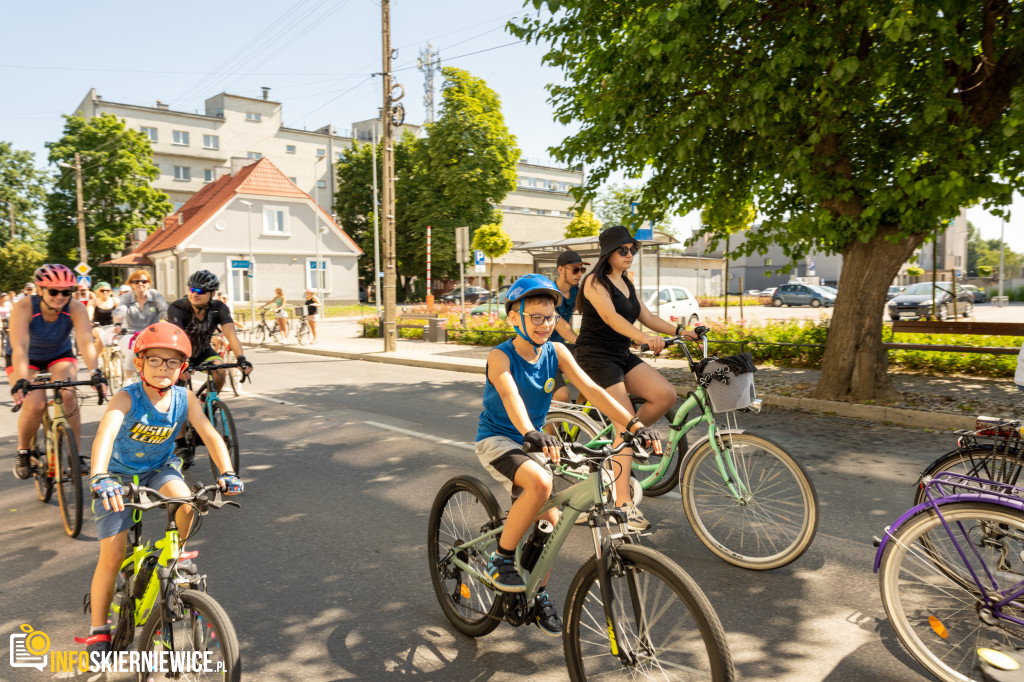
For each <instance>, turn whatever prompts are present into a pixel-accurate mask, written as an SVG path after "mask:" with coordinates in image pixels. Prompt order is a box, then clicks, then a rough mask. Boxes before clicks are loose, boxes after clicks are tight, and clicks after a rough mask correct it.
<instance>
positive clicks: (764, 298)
mask: <svg viewBox="0 0 1024 682" xmlns="http://www.w3.org/2000/svg"><path fill="white" fill-rule="evenodd" d="M776 288H777V287H771V288H770V289H765V290H764V291H762V292H761V293H760V294H759V295H758V297H757V300H758V301H759V302H760V303H761V304H762V305H771V304H772V296H774V295H775V289H776Z"/></svg>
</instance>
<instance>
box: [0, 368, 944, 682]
mask: <svg viewBox="0 0 1024 682" xmlns="http://www.w3.org/2000/svg"><path fill="white" fill-rule="evenodd" d="M251 359H252V360H253V362H255V363H256V367H257V369H256V373H255V377H256V383H255V384H254V386H253V387H252V388H247V390H249V391H253V392H254V393H252V394H250V395H246V396H242V397H238V398H234V397H232V398H230V399H229V405H230V407H231V409H232V412H233V413H234V415H235V421H236V423H237V424H238V426H239V429H240V431H241V442H242V446H243V452H242V462H243V464H242V471H243V478H244V480H245V483H246V486H247V489H246V493H245V494H244V495H243V496H242V497H241V498H236V499H239V501H240V502H241V503H242V505H243V506H242V508H241V509H224V510H221V511H219V512H217V511H214V512H212V513H211V514H210V515H209V516H208V517H206V519H205V523H204V526H203V529H202V532H201V534H200V535H199V536H198V537H197V538H196V539H195V540H194V541H193V542H191V543H190V546H191V547H193V548H197V549H199V550H200V554H199V557H198V559H197V563H198V565H199V567H200V569H201V571H202V572H204V573H206V574H207V575H208V577H209V589H210V593H211V594H212V595H213V596H215V597H216V598H217V599H218V600H219V601H220V602H221V603H222V604H223V605H224V607H225V608H226V610H227V612H228V613H229V614H230V615H231V618H232V620H233V622H234V624H235V628H236V630H237V631H238V634H239V638H240V640H241V645H242V655H243V660H244V670H245V679H252V680H314V679H315V680H340V679H398V678H408V677H416V678H420V679H429V680H435V679H436V680H442V679H443V680H517V679H530V680H562V679H565V678H566V672H565V665H564V659H563V655H562V648H561V645H560V642H559V641H558V640H552V639H550V638H548V637H545V636H543V635H542V634H541V633H540V631H539V630H537V629H536V628H534V627H532V626H530V627H524V628H519V629H514V628H512V627H510V626H508V625H502V626H500V627H499V628H498V629H497V630H496V631H495V632H493V633H492V634H490V635H488V636H487V637H484V638H481V639H478V640H471V639H468V638H465V637H463V636H461V635H459V634H457V633H455V631H454V630H453V629H452V628H451V627H450V626H449V625H448V623H447V621H446V620H445V618H444V616H443V614H442V612H441V610H440V607H439V606H438V604H437V602H436V600H435V597H434V594H433V591H432V589H431V586H430V582H429V577H428V571H427V562H426V553H425V542H426V532H427V529H426V526H427V514H428V512H429V509H430V505H431V502H432V500H433V497H434V494H435V492H436V491H437V490H438V488H439V487H440V486H441V484H442V483H443V482H444V481H445V480H446V479H447V478H449V477H451V476H454V475H456V474H460V473H469V474H471V475H474V476H477V477H479V478H481V479H482V480H485V481H486V480H487V478H486V474H485V473H484V472H483V471H482V468H481V467H480V466H479V464H478V463H477V462H476V459H475V456H474V455H473V453H472V450H471V449H470V448H471V445H470V443H471V441H472V439H473V435H474V433H475V429H476V417H477V414H478V413H479V410H480V398H481V390H482V389H481V381H480V377H477V376H474V375H466V374H460V373H453V372H443V371H438V370H427V369H420V368H413V367H398V366H390V365H380V364H372V363H364V362H359V361H348V360H333V359H328V358H320V357H315V356H309V355H298V354H291V353H287V352H272V351H265V350H264V351H256V352H254V353H253V354H252V356H251ZM9 405H10V403H9V401H7V402H5V401H0V451H2V452H4V453H5V454H4V456H3V458H2V459H0V461H2V462H3V464H2V465H0V470H2V472H3V473H2V474H0V496H2V500H3V505H2V507H0V509H2V512H3V515H2V517H0V547H2V549H0V575H2V576H3V580H2V581H0V606H2V608H0V635H3V636H4V637H5V638H6V637H7V635H9V634H13V633H16V632H18V627H19V625H20V624H23V623H26V624H30V625H31V626H32V627H34V628H35V629H37V630H41V631H44V632H46V633H47V634H48V635H49V637H50V639H51V642H52V647H53V649H57V650H60V649H78V648H79V647H78V646H77V645H74V644H73V642H72V637H74V636H76V635H79V636H80V635H84V634H85V633H86V632H87V619H86V617H85V616H84V615H83V614H82V610H81V603H82V601H81V600H82V596H83V594H84V593H85V592H86V591H87V590H88V586H89V581H90V578H91V574H92V570H93V567H94V564H95V559H96V556H97V544H96V539H95V531H94V528H93V526H92V525H91V522H89V521H88V520H87V523H86V525H85V529H84V530H83V533H82V535H81V536H80V537H79V538H78V539H77V540H71V539H69V538H67V537H66V536H65V535H64V533H63V530H62V527H61V525H60V520H59V511H58V509H57V506H56V503H55V502H53V503H50V504H46V505H44V504H41V503H40V502H39V501H38V500H37V499H36V497H35V492H34V488H33V486H32V484H31V483H30V482H28V481H17V480H15V479H14V478H13V477H12V476H11V475H10V474H9V473H7V472H8V471H9V467H10V466H11V463H12V460H13V456H12V453H13V451H14V448H15V439H14V426H15V415H13V414H11V413H10V412H9V411H8V409H9ZM84 416H85V420H86V422H87V427H86V429H85V434H86V442H91V434H92V433H93V432H94V430H95V424H96V422H97V421H98V419H99V416H100V408H97V407H95V406H86V407H85V408H84ZM741 425H742V426H745V427H747V428H749V429H751V430H752V431H753V432H755V433H758V434H760V435H765V436H768V437H770V438H772V439H774V440H775V441H777V442H780V443H784V444H785V445H786V447H787V448H788V449H789V450H790V451H791V452H792V453H793V454H794V455H796V456H797V457H798V458H799V459H800V460H801V461H802V462H803V463H804V464H805V465H806V466H807V468H808V470H809V472H810V473H811V475H812V477H813V479H814V482H815V484H816V486H817V491H818V495H819V498H820V506H821V523H820V526H819V530H818V534H817V538H816V540H815V542H814V544H813V545H812V546H811V548H810V549H809V550H808V552H807V553H806V554H805V555H804V556H803V557H802V558H801V559H800V560H798V561H797V562H796V563H794V564H792V565H790V566H788V567H785V568H783V569H779V570H777V571H773V572H768V573H752V572H747V571H743V570H741V569H738V568H735V567H732V566H730V565H728V564H725V563H723V562H722V561H720V560H719V559H717V558H716V557H714V556H713V555H711V554H710V553H709V552H708V551H707V550H705V549H704V547H703V546H702V545H700V543H699V542H698V541H697V540H696V538H695V537H694V535H693V533H692V531H690V529H689V527H688V525H687V523H686V521H685V517H684V515H683V511H682V508H681V504H680V502H679V500H678V496H677V495H672V496H671V497H670V496H666V497H662V498H658V499H649V500H647V501H646V502H645V503H644V509H645V513H646V514H647V516H648V518H650V519H651V520H652V521H653V522H654V524H655V526H656V532H655V533H654V534H652V535H651V536H649V537H648V538H647V539H646V540H645V543H646V544H648V545H650V546H652V547H654V548H656V549H659V550H661V551H663V552H665V553H666V554H667V555H669V556H670V557H672V558H673V559H674V560H676V561H677V562H678V563H679V564H680V565H682V566H683V568H684V569H685V570H686V571H687V572H689V573H690V575H691V576H693V578H694V579H695V580H696V581H697V582H698V583H699V584H700V585H701V587H702V588H703V589H704V591H705V593H706V594H707V595H708V597H709V598H710V600H711V602H712V604H713V605H714V606H715V608H716V610H717V612H718V614H719V617H720V618H721V620H722V623H723V625H724V627H725V630H726V632H727V634H728V637H729V643H730V647H731V651H732V655H733V657H734V659H735V661H736V663H737V666H738V669H739V672H740V674H741V676H742V678H743V679H746V680H780V681H798V680H800V681H802V680H858V681H859V680H879V679H885V680H893V681H901V680H917V679H925V677H924V675H923V672H922V671H921V669H920V668H919V667H918V666H917V665H916V663H915V662H914V661H913V660H912V659H910V658H909V657H908V656H907V655H906V654H905V653H903V651H902V650H901V649H900V646H899V644H898V642H897V641H896V640H895V636H894V635H893V633H892V631H891V629H890V627H889V626H888V623H887V622H886V621H885V616H884V611H883V609H882V605H881V602H880V600H879V597H878V586H877V585H878V583H877V578H876V576H875V575H874V574H873V573H872V570H871V569H872V560H873V557H874V548H873V547H872V544H871V536H872V535H876V534H880V533H881V532H882V529H883V528H884V526H886V525H887V524H889V523H891V522H892V521H893V520H895V518H896V517H897V516H898V515H899V514H900V513H901V512H902V511H903V510H905V509H906V508H907V507H909V506H910V502H911V499H912V495H913V484H914V482H915V480H916V476H917V474H918V472H919V471H920V470H921V469H922V468H923V467H924V466H925V465H926V464H927V463H928V462H930V461H931V460H932V459H933V458H934V457H936V456H937V455H939V454H941V453H942V452H944V451H945V450H947V449H949V446H950V445H951V443H952V442H953V439H952V438H951V437H950V436H949V435H948V434H942V433H935V432H929V431H926V430H920V429H908V428H896V427H888V426H882V425H871V424H868V423H858V422H856V421H852V420H847V419H841V418H829V417H818V416H811V415H807V414H802V413H796V412H789V411H785V410H781V409H771V408H769V409H767V410H766V411H765V412H763V413H762V414H760V415H756V416H755V415H750V416H747V417H745V418H743V419H742V420H741ZM388 427H390V428H388ZM415 434H422V435H421V436H417V435H415ZM445 441H448V442H445ZM206 466H207V464H206V460H205V457H200V458H199V459H197V469H196V471H197V472H198V473H199V475H200V478H207V479H208V478H209V473H208V471H207V469H206ZM488 482H489V483H490V481H488ZM491 487H492V490H494V491H495V492H496V493H498V492H500V491H499V488H498V486H497V485H496V484H492V485H491ZM498 499H499V500H500V501H503V500H504V499H505V498H504V496H501V495H499V496H498ZM148 521H149V524H150V525H149V526H148V527H147V528H148V529H149V531H150V532H154V533H155V532H157V531H160V530H161V529H162V525H163V517H162V516H161V515H160V514H159V513H157V512H151V513H150V514H149V518H148ZM591 552H592V548H591V540H590V536H589V534H588V532H587V531H584V530H582V529H581V530H578V531H574V536H573V537H571V538H570V540H569V542H568V543H567V545H566V548H565V550H564V551H563V553H562V555H561V556H560V558H559V564H558V565H557V566H556V568H555V570H554V573H553V576H552V578H551V585H552V594H553V595H554V596H555V598H556V603H557V604H558V605H559V606H561V605H562V604H564V595H565V592H566V590H567V588H568V585H569V582H570V580H571V578H572V576H573V575H574V574H575V572H576V570H577V569H578V568H579V566H580V565H581V564H582V563H583V561H584V560H585V559H586V557H587V556H588V554H590V553H591ZM53 677H55V675H53V674H52V673H46V674H41V673H39V672H37V671H36V670H34V669H17V670H15V669H12V668H11V667H9V665H8V663H7V662H3V663H0V679H3V680H8V679H10V680H39V679H49V678H53ZM94 677H95V676H90V677H88V679H92V678H94ZM82 678H83V679H86V676H82ZM61 679H68V678H67V677H66V676H64V677H61Z"/></svg>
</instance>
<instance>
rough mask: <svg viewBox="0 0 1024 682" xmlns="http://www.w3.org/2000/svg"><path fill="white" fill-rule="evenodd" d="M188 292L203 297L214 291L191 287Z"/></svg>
mask: <svg viewBox="0 0 1024 682" xmlns="http://www.w3.org/2000/svg"><path fill="white" fill-rule="evenodd" d="M188 290H189V291H191V292H192V293H193V294H196V295H197V296H202V295H203V294H206V293H209V292H210V291H212V290H211V289H201V288H199V287H189V288H188Z"/></svg>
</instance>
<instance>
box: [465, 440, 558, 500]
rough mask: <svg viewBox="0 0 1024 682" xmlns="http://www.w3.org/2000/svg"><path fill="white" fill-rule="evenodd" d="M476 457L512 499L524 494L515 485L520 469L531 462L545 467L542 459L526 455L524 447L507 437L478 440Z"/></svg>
mask: <svg viewBox="0 0 1024 682" xmlns="http://www.w3.org/2000/svg"><path fill="white" fill-rule="evenodd" d="M476 457H477V459H478V460H480V464H482V465H483V467H484V469H486V470H487V473H489V474H490V475H491V478H493V479H494V480H495V481H497V482H498V483H500V484H501V487H503V488H504V489H505V490H506V491H507V492H508V493H509V494H510V495H512V497H519V496H520V495H522V494H523V489H522V488H520V487H519V486H517V485H515V484H513V481H515V479H516V472H517V471H519V467H521V466H522V465H524V464H526V463H527V462H529V461H531V460H532V461H534V462H537V464H540V465H541V466H543V463H542V460H541V459H540V458H538V457H537V456H535V455H533V454H526V452H524V451H523V446H522V445H520V444H519V443H517V442H515V441H514V440H512V439H511V438H506V437H505V436H489V437H487V438H483V439H481V440H478V441H477V442H476Z"/></svg>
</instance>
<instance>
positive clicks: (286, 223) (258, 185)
mask: <svg viewBox="0 0 1024 682" xmlns="http://www.w3.org/2000/svg"><path fill="white" fill-rule="evenodd" d="M318 231H319V233H320V234H319V237H318V236H317V233H318ZM362 253H363V252H362V250H361V249H360V248H359V247H358V246H357V245H356V243H355V242H354V241H353V240H352V238H351V237H349V236H348V235H347V234H346V233H345V231H344V230H343V229H341V226H339V225H338V224H337V223H335V222H334V220H333V219H332V218H331V216H330V214H329V213H327V212H326V211H324V210H323V209H322V208H321V207H320V206H318V205H317V204H316V203H315V202H314V201H313V199H312V198H311V197H310V196H309V195H308V194H306V193H305V192H303V191H302V190H300V189H299V188H298V187H296V186H295V185H294V184H293V183H292V182H289V180H288V178H287V177H285V175H284V174H283V173H282V172H281V171H280V170H279V169H278V168H277V167H276V166H274V164H273V163H271V162H270V160H269V159H261V160H255V161H254V160H248V159H238V160H236V167H235V168H234V172H233V174H231V173H225V174H224V175H222V176H221V177H219V178H217V179H215V180H214V181H212V182H211V183H209V184H208V185H206V186H205V187H204V188H203V189H202V190H201V191H199V192H198V193H196V194H195V195H194V196H193V197H192V198H191V199H189V200H188V201H187V202H185V204H184V205H182V206H181V207H180V208H179V209H178V210H177V211H176V212H175V213H174V214H172V215H170V216H168V217H167V218H165V219H164V224H163V225H162V226H161V227H159V228H157V229H156V230H155V231H154V232H152V233H151V234H150V235H149V236H148V237H147V238H146V240H145V241H143V242H142V243H141V244H139V245H138V246H137V247H136V248H135V249H133V250H132V252H131V253H129V254H127V255H125V256H122V257H120V258H115V259H114V260H111V261H108V262H106V263H103V264H102V265H104V266H115V267H116V266H122V267H124V268H126V269H127V270H128V271H130V270H133V269H135V268H138V267H141V268H144V269H146V270H147V271H149V272H150V273H151V274H152V278H153V281H154V286H155V288H156V289H157V290H158V291H160V292H161V293H162V294H163V295H164V297H165V298H166V299H167V300H168V301H172V300H175V299H177V298H180V297H181V296H184V295H185V292H186V286H187V282H188V276H189V274H191V273H193V272H195V271H196V270H209V271H211V272H213V273H214V274H215V275H217V276H218V277H219V278H220V281H221V291H224V292H226V293H227V294H228V296H229V298H230V299H231V301H232V302H233V303H234V304H235V310H236V311H246V310H248V308H249V303H250V301H251V298H250V296H251V291H250V288H251V285H250V283H251V282H252V281H253V280H255V283H256V284H255V299H256V302H257V305H258V304H260V303H263V302H266V301H268V300H270V299H271V298H273V297H274V289H275V288H277V287H280V288H281V289H282V290H283V291H284V295H285V298H287V299H288V300H289V302H291V301H296V303H297V304H298V303H301V302H302V301H301V300H300V297H301V296H302V292H303V290H304V289H306V288H310V289H314V290H316V289H317V288H318V285H319V288H320V290H321V291H322V298H323V300H325V301H330V302H332V303H354V302H356V301H358V298H359V283H358V273H357V269H356V263H357V260H358V258H359V256H361V255H362ZM250 254H252V257H251V258H250ZM318 256H319V258H318ZM250 262H255V267H254V268H252V274H253V277H252V278H250V277H249V275H250V267H249V264H250ZM317 275H319V276H320V281H319V282H318V281H317Z"/></svg>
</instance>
